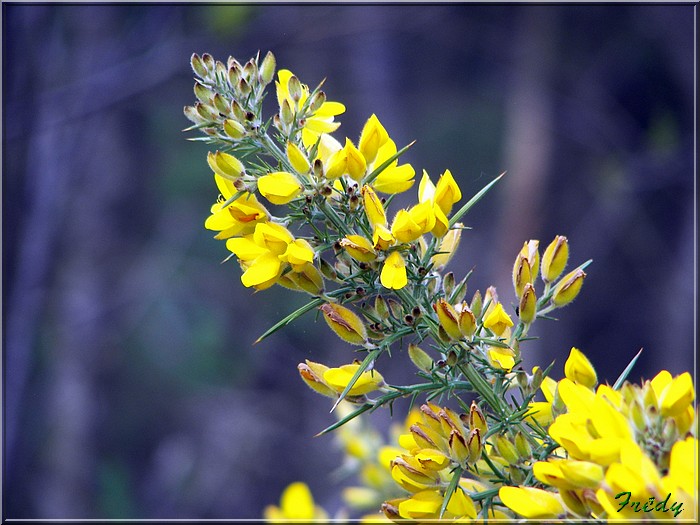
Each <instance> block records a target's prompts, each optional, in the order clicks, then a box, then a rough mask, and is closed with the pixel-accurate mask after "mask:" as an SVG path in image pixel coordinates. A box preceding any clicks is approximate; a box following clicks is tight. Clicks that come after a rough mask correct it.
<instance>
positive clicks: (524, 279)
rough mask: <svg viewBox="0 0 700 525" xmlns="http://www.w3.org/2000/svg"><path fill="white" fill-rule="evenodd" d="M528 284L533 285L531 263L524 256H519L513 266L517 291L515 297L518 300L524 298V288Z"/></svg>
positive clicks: (514, 284)
mask: <svg viewBox="0 0 700 525" xmlns="http://www.w3.org/2000/svg"><path fill="white" fill-rule="evenodd" d="M528 283H532V272H531V270H530V263H529V262H528V261H527V259H526V258H525V257H523V256H522V254H518V257H517V258H516V259H515V265H514V266H513V288H514V289H515V296H516V297H517V298H518V299H520V298H521V297H522V295H523V288H524V287H525V285H526V284H528Z"/></svg>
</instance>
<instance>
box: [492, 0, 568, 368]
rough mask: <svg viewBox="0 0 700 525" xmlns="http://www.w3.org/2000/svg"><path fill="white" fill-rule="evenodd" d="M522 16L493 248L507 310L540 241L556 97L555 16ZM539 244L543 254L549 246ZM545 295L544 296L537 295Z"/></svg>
mask: <svg viewBox="0 0 700 525" xmlns="http://www.w3.org/2000/svg"><path fill="white" fill-rule="evenodd" d="M515 12H516V13H518V15H519V20H518V23H517V30H516V31H517V32H516V35H515V38H514V43H513V45H512V47H511V51H512V53H513V55H512V56H513V62H514V64H513V72H514V76H513V78H512V79H510V86H506V89H508V88H509V92H510V94H509V95H508V105H507V107H506V137H505V151H504V157H505V160H506V162H505V165H506V166H507V168H506V169H507V171H508V173H507V174H506V177H505V179H504V182H505V184H504V188H503V197H502V198H503V205H502V207H501V209H502V210H503V211H502V212H501V217H500V226H499V230H498V231H499V235H500V239H501V240H502V242H501V243H500V244H499V245H498V246H496V247H494V248H495V250H494V251H495V255H494V260H495V261H496V264H497V268H496V269H495V271H494V273H493V275H494V279H495V283H496V287H497V290H498V292H499V297H500V300H501V301H502V302H503V303H504V304H510V303H511V302H515V301H516V300H515V298H514V291H513V285H512V282H511V281H510V280H509V279H508V278H509V276H510V275H512V270H513V263H514V261H515V257H516V256H517V254H518V252H519V250H520V248H521V247H522V245H523V243H524V242H525V241H527V240H529V239H533V238H534V239H536V238H538V237H537V236H538V232H539V231H540V228H541V219H540V214H539V212H540V210H542V207H543V206H545V205H546V203H545V202H544V201H543V200H542V196H543V195H544V192H545V185H546V181H547V177H548V176H549V174H550V171H551V168H550V165H551V153H552V152H551V149H552V126H553V123H552V107H551V106H552V94H551V88H550V71H549V69H550V67H551V64H552V60H553V53H554V51H553V46H554V42H553V38H552V32H553V30H554V28H555V27H556V20H555V17H556V11H555V10H554V9H552V8H551V7H544V6H543V7H539V8H535V7H530V8H529V9H522V10H520V9H519V10H517V11H515ZM548 242H549V240H548V239H540V243H541V246H540V252H542V250H543V249H544V247H545V246H546V245H547V244H546V243H548ZM537 291H541V290H537ZM536 346H537V344H536V341H535V342H534V344H533V343H530V346H529V347H528V361H530V362H537V359H538V357H537V354H536V351H537V348H536Z"/></svg>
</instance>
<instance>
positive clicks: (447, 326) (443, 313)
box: [433, 299, 462, 340]
mask: <svg viewBox="0 0 700 525" xmlns="http://www.w3.org/2000/svg"><path fill="white" fill-rule="evenodd" d="M433 310H435V313H437V316H438V319H439V320H440V326H442V328H444V330H445V332H447V335H449V336H450V337H451V338H452V339H456V340H459V339H461V338H462V332H461V331H460V329H459V316H458V315H457V312H456V311H455V309H454V307H453V306H452V305H451V304H449V303H448V302H447V301H445V300H444V299H438V301H437V302H436V303H435V304H433Z"/></svg>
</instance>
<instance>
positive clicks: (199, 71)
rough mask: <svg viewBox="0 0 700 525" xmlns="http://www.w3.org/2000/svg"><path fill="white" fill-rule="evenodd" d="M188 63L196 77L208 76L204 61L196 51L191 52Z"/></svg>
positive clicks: (204, 77) (203, 77)
mask: <svg viewBox="0 0 700 525" xmlns="http://www.w3.org/2000/svg"><path fill="white" fill-rule="evenodd" d="M190 64H191V65H192V71H194V72H195V74H196V75H197V76H198V77H200V78H202V79H206V78H207V77H208V76H209V72H208V71H207V68H206V67H205V66H204V62H202V59H201V58H200V56H199V55H198V54H197V53H192V57H191V58H190Z"/></svg>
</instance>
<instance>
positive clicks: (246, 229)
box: [204, 174, 270, 239]
mask: <svg viewBox="0 0 700 525" xmlns="http://www.w3.org/2000/svg"><path fill="white" fill-rule="evenodd" d="M214 179H215V180H216V184H217V186H218V187H219V191H220V192H221V198H220V199H219V202H216V203H214V204H213V205H212V207H211V215H210V216H209V217H207V220H206V221H205V222H204V227H205V228H207V229H208V230H214V231H218V232H219V233H217V234H216V235H215V237H214V238H215V239H228V238H229V237H233V236H234V235H247V234H249V233H253V231H255V227H256V226H257V225H258V223H261V222H265V221H267V220H268V219H269V218H270V214H269V213H268V211H267V209H266V208H265V207H264V206H263V205H262V204H260V202H258V199H257V198H256V197H255V195H254V194H252V193H247V192H246V193H243V194H242V195H241V196H240V197H238V198H237V199H236V200H234V201H233V202H231V203H230V204H229V205H228V206H225V207H222V206H221V204H222V203H223V202H225V201H227V200H228V199H230V198H231V197H232V196H233V195H235V193H236V191H235V188H234V187H233V183H232V182H231V181H229V180H226V179H224V178H223V177H220V176H219V175H217V174H214Z"/></svg>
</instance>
